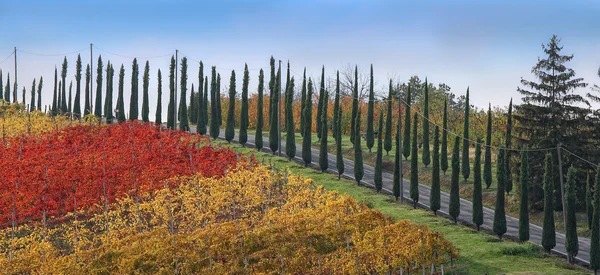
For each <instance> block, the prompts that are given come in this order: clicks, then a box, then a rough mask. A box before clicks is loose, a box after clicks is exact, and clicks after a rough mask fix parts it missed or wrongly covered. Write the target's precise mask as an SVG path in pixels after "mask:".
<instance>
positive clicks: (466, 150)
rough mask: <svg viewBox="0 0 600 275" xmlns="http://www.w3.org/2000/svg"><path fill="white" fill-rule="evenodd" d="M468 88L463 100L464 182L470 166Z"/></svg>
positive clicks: (467, 176)
mask: <svg viewBox="0 0 600 275" xmlns="http://www.w3.org/2000/svg"><path fill="white" fill-rule="evenodd" d="M469 109H470V106H469V88H468V87H467V97H466V100H465V124H464V126H463V137H464V139H463V153H462V175H463V177H464V178H465V182H466V181H467V179H468V178H469V174H471V167H470V166H469Z"/></svg>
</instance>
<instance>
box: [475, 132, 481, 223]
mask: <svg viewBox="0 0 600 275" xmlns="http://www.w3.org/2000/svg"><path fill="white" fill-rule="evenodd" d="M480 143H481V140H480V139H478V140H477V145H476V146H475V163H474V164H473V176H474V177H475V178H474V179H473V181H474V186H473V187H474V188H473V224H475V226H476V227H477V231H479V227H480V226H481V225H482V224H483V203H482V198H481V197H482V190H481V144H480Z"/></svg>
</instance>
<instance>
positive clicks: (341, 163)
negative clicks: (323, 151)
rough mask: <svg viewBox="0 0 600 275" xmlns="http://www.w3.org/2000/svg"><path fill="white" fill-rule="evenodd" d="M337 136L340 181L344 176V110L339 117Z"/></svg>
mask: <svg viewBox="0 0 600 275" xmlns="http://www.w3.org/2000/svg"><path fill="white" fill-rule="evenodd" d="M337 119H338V122H337V129H336V131H337V134H336V163H335V164H336V168H337V171H338V179H340V177H341V176H342V174H344V152H343V151H342V124H341V122H342V108H339V110H338V115H337Z"/></svg>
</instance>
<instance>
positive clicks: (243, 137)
mask: <svg viewBox="0 0 600 275" xmlns="http://www.w3.org/2000/svg"><path fill="white" fill-rule="evenodd" d="M249 81H250V73H249V72H248V64H244V78H243V81H242V114H241V116H240V137H239V141H240V144H241V145H242V146H244V144H246V142H247V141H248V125H249V124H250V119H249V118H248V82H249ZM292 93H293V90H292ZM289 104H292V103H289ZM290 108H291V107H290ZM286 118H287V113H286ZM293 126H294V122H293V118H292V127H293ZM293 130H294V129H293V128H292V131H293ZM294 141H295V139H294ZM286 146H287V144H286ZM294 153H296V149H295V144H294Z"/></svg>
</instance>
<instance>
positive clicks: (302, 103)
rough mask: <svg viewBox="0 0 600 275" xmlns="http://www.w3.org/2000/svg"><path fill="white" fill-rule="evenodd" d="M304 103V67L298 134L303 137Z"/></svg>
mask: <svg viewBox="0 0 600 275" xmlns="http://www.w3.org/2000/svg"><path fill="white" fill-rule="evenodd" d="M305 105H306V67H304V74H303V76H302V98H301V102H300V135H301V136H303V137H304V121H305V118H304V107H306V106H305Z"/></svg>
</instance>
